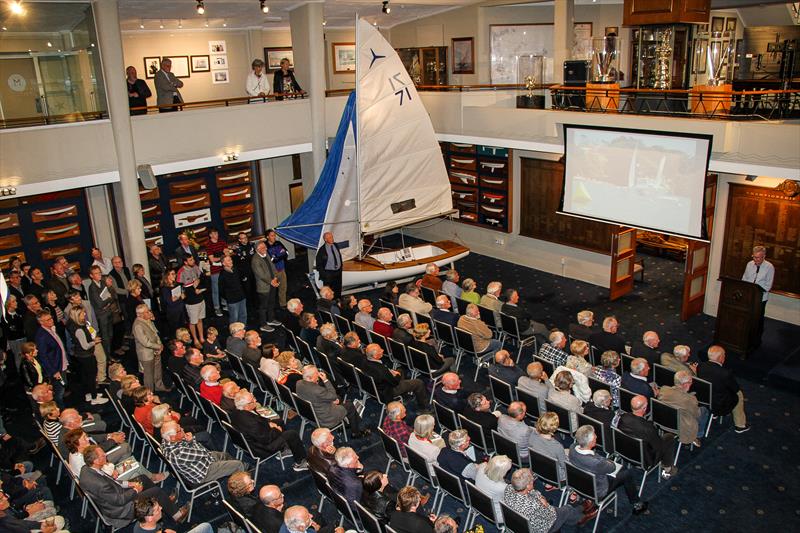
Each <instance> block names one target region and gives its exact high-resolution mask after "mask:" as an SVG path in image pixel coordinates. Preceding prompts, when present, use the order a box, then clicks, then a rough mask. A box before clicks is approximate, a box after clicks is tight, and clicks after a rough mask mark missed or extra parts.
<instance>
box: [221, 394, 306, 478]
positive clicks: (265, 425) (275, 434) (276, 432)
mask: <svg viewBox="0 0 800 533" xmlns="http://www.w3.org/2000/svg"><path fill="white" fill-rule="evenodd" d="M234 402H235V403H236V411H233V412H232V413H230V417H231V425H232V426H233V427H234V428H236V430H237V431H239V432H241V433H242V435H243V436H244V438H245V439H247V440H248V442H250V448H251V449H252V450H253V453H254V454H256V455H257V456H259V457H269V456H270V455H272V454H274V453H275V452H277V451H279V450H282V449H284V448H285V447H286V446H288V447H289V449H290V450H291V451H292V456H293V457H294V465H293V467H292V468H293V469H294V471H295V472H300V471H302V470H308V463H307V462H306V451H305V449H304V448H303V442H302V441H301V440H300V436H299V435H298V434H297V431H295V430H293V429H283V427H282V426H281V425H279V424H277V423H276V422H271V421H269V420H267V419H265V418H262V417H261V416H260V415H258V414H257V413H256V411H255V409H256V406H257V404H256V399H255V397H253V395H252V394H251V393H250V391H248V390H247V389H242V390H240V391H239V392H238V393H236V398H235V400H234Z"/></svg>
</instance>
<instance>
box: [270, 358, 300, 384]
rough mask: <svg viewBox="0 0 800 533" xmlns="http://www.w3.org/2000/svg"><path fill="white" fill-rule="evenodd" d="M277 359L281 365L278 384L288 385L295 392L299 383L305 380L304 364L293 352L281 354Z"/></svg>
mask: <svg viewBox="0 0 800 533" xmlns="http://www.w3.org/2000/svg"><path fill="white" fill-rule="evenodd" d="M275 359H276V361H278V364H280V365H281V374H280V377H279V378H278V383H280V384H282V385H286V386H287V387H288V388H289V390H290V391H292V392H294V391H295V388H296V387H297V382H298V381H300V380H301V379H303V372H302V369H303V363H302V362H300V360H299V359H298V358H296V357H295V356H294V352H291V351H285V352H281V353H279V354H278V357H276V358H275Z"/></svg>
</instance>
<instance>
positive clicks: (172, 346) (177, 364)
mask: <svg viewBox="0 0 800 533" xmlns="http://www.w3.org/2000/svg"><path fill="white" fill-rule="evenodd" d="M167 350H168V351H169V353H170V356H169V358H168V359H167V370H169V371H170V372H172V373H174V374H178V375H181V372H183V367H184V366H186V345H185V344H183V341H179V340H177V339H175V340H171V341H169V342H168V343H167Z"/></svg>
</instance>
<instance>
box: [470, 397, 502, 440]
mask: <svg viewBox="0 0 800 533" xmlns="http://www.w3.org/2000/svg"><path fill="white" fill-rule="evenodd" d="M491 407H492V402H490V401H489V398H487V397H486V396H484V395H483V394H481V393H480V392H473V393H472V394H470V395H469V398H467V408H466V409H465V410H464V413H463V414H464V416H465V417H466V418H468V419H469V420H472V421H473V422H475V423H476V424H478V425H479V426H481V427H482V428H483V436H484V438H485V439H486V442H492V430H496V429H497V419H498V417H497V415H496V414H495V413H493V412H491V411H490V409H491Z"/></svg>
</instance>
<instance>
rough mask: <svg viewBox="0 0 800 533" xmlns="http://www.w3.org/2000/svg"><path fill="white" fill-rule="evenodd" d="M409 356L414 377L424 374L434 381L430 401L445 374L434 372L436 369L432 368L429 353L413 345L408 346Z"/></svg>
mask: <svg viewBox="0 0 800 533" xmlns="http://www.w3.org/2000/svg"><path fill="white" fill-rule="evenodd" d="M408 358H409V361H410V362H411V366H412V372H411V377H412V378H415V377H418V376H420V375H422V376H425V377H426V378H427V379H428V380H430V381H431V382H433V385H432V386H431V393H430V396H429V401H430V400H431V399H432V398H433V395H434V393H435V392H436V385H438V384H439V382H440V381H441V380H442V377H443V376H444V374H443V373H439V374H436V373H434V372H435V371H434V370H433V369H431V360H430V359H429V358H428V354H426V353H425V352H423V351H421V350H418V349H416V348H414V347H413V346H409V347H408Z"/></svg>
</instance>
